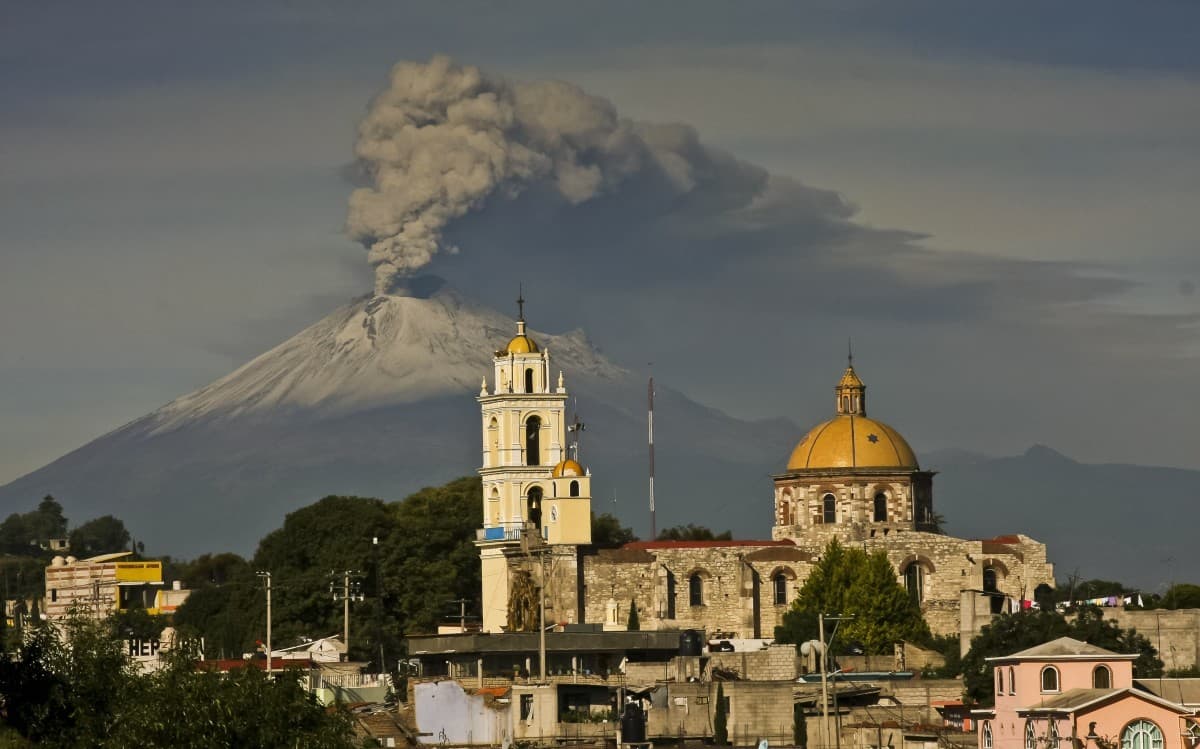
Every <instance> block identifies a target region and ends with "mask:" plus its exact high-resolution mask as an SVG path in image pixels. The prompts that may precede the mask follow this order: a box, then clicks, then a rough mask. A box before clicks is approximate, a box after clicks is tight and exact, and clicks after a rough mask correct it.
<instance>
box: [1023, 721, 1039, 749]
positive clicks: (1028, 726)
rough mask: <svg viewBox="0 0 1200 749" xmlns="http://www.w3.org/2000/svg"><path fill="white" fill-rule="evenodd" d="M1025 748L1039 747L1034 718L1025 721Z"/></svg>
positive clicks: (1035, 748)
mask: <svg viewBox="0 0 1200 749" xmlns="http://www.w3.org/2000/svg"><path fill="white" fill-rule="evenodd" d="M1025 749H1037V731H1036V730H1035V729H1034V727H1033V721H1032V720H1027V721H1025Z"/></svg>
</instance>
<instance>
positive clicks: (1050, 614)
mask: <svg viewBox="0 0 1200 749" xmlns="http://www.w3.org/2000/svg"><path fill="white" fill-rule="evenodd" d="M1060 637H1073V638H1075V639H1077V640H1082V641H1084V642H1087V643H1090V644H1092V645H1095V646H1096V647H1100V648H1104V649H1106V650H1111V651H1113V652H1116V653H1137V654H1138V658H1137V660H1135V661H1134V662H1133V675H1134V676H1135V677H1137V678H1151V677H1155V676H1159V675H1161V674H1162V668H1163V663H1162V661H1161V660H1159V659H1158V651H1156V650H1155V649H1154V646H1153V645H1151V644H1150V641H1149V640H1147V639H1146V638H1145V637H1144V636H1142V635H1140V634H1138V633H1137V631H1136V630H1133V629H1126V630H1122V629H1121V628H1120V627H1119V626H1118V625H1117V624H1116V623H1115V622H1113V621H1111V620H1108V619H1105V618H1104V616H1103V614H1102V612H1101V611H1100V610H1099V609H1098V608H1096V607H1087V608H1085V609H1083V610H1081V611H1080V612H1079V615H1078V616H1077V617H1076V618H1075V619H1074V620H1073V621H1069V620H1068V619H1067V618H1066V617H1065V616H1063V615H1062V614H1060V613H1058V612H1057V611H1046V610H1039V609H1026V610H1025V611H1020V612H1017V613H1015V614H1001V615H1000V616H997V617H995V618H994V619H992V622H991V623H990V624H988V625H987V626H985V627H984V628H983V630H982V631H980V633H979V635H978V636H977V637H976V638H975V639H974V640H972V641H971V650H970V651H969V652H968V653H967V655H966V656H965V657H964V658H963V662H962V667H963V687H964V688H965V690H966V692H967V696H968V697H969V698H970V699H971V700H973V701H974V702H977V703H980V704H990V703H991V702H992V699H993V697H994V690H995V685H994V680H993V678H992V671H991V668H990V667H989V666H988V665H987V661H986V659H987V658H990V657H996V656H1005V655H1012V654H1013V653H1018V652H1020V651H1022V650H1026V649H1028V648H1032V647H1034V646H1037V645H1041V644H1043V643H1047V642H1050V641H1051V640H1056V639H1058V638H1060Z"/></svg>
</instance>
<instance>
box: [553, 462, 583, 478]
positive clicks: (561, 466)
mask: <svg viewBox="0 0 1200 749" xmlns="http://www.w3.org/2000/svg"><path fill="white" fill-rule="evenodd" d="M550 475H551V476H552V477H553V478H556V479H561V478H563V477H564V476H582V475H583V466H581V465H579V463H578V462H577V461H574V460H571V459H570V458H567V459H566V460H563V461H559V463H558V465H556V466H554V470H553V471H552V472H551V473H550Z"/></svg>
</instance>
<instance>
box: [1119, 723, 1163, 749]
mask: <svg viewBox="0 0 1200 749" xmlns="http://www.w3.org/2000/svg"><path fill="white" fill-rule="evenodd" d="M1162 747H1163V734H1162V729H1160V728H1159V727H1158V726H1156V725H1154V724H1153V723H1151V722H1150V721H1148V720H1145V719H1142V720H1135V721H1134V722H1132V723H1130V724H1129V725H1127V726H1125V730H1124V731H1121V749H1162Z"/></svg>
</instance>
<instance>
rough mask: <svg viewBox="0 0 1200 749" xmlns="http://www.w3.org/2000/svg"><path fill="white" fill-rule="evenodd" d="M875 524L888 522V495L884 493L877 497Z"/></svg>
mask: <svg viewBox="0 0 1200 749" xmlns="http://www.w3.org/2000/svg"><path fill="white" fill-rule="evenodd" d="M875 522H876V523H886V522H887V495H886V494H884V493H883V492H880V493H879V494H876V495H875Z"/></svg>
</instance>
